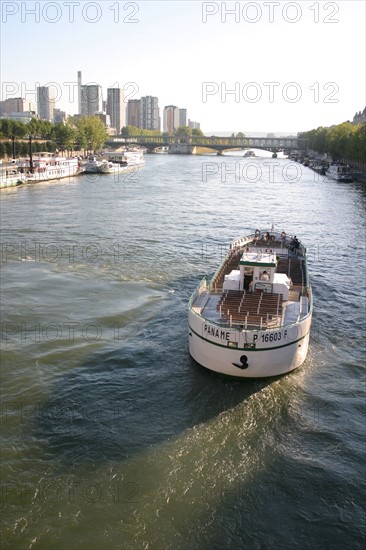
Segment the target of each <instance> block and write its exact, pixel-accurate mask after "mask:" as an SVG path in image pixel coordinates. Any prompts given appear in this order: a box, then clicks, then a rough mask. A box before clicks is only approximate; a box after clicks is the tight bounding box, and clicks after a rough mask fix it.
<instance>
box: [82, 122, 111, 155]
mask: <svg viewBox="0 0 366 550" xmlns="http://www.w3.org/2000/svg"><path fill="white" fill-rule="evenodd" d="M75 126H76V140H77V142H78V143H79V144H80V145H81V147H82V148H83V149H84V150H88V151H93V152H95V151H96V150H97V149H100V147H102V145H104V143H105V141H106V140H107V139H108V134H107V130H106V128H105V126H104V124H103V122H102V121H101V120H100V118H99V117H97V116H83V117H79V118H77V119H76V122H75Z"/></svg>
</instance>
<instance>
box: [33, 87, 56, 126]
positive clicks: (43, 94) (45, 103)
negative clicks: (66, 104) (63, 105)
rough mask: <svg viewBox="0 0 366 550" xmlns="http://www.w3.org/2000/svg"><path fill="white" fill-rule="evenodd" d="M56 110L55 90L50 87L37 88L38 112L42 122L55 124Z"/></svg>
mask: <svg viewBox="0 0 366 550" xmlns="http://www.w3.org/2000/svg"><path fill="white" fill-rule="evenodd" d="M54 109H55V90H54V89H53V88H52V87H49V86H38V87H37V112H38V116H39V118H41V119H42V120H49V121H50V122H53V111H54Z"/></svg>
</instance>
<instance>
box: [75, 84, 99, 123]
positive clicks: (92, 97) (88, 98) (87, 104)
mask: <svg viewBox="0 0 366 550" xmlns="http://www.w3.org/2000/svg"><path fill="white" fill-rule="evenodd" d="M100 111H103V97H102V87H101V86H99V85H98V84H83V85H82V86H81V109H80V114H81V115H83V116H90V115H94V113H96V112H100Z"/></svg>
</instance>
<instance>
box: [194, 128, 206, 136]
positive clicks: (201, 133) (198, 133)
mask: <svg viewBox="0 0 366 550" xmlns="http://www.w3.org/2000/svg"><path fill="white" fill-rule="evenodd" d="M203 135H204V133H203V132H202V130H200V128H193V129H192V136H203Z"/></svg>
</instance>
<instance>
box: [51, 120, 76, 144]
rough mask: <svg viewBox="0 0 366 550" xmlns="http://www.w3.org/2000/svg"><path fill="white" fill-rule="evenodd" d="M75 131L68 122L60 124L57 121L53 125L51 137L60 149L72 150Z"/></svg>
mask: <svg viewBox="0 0 366 550" xmlns="http://www.w3.org/2000/svg"><path fill="white" fill-rule="evenodd" d="M76 135H77V131H76V129H75V128H74V127H73V126H71V125H70V124H65V125H64V124H62V122H58V123H57V124H55V126H54V127H53V132H52V136H53V139H54V141H55V143H56V145H57V147H58V149H60V150H61V151H65V149H66V150H67V151H70V150H71V151H72V150H73V149H74V146H75V141H76Z"/></svg>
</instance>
